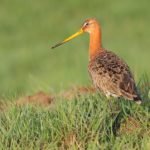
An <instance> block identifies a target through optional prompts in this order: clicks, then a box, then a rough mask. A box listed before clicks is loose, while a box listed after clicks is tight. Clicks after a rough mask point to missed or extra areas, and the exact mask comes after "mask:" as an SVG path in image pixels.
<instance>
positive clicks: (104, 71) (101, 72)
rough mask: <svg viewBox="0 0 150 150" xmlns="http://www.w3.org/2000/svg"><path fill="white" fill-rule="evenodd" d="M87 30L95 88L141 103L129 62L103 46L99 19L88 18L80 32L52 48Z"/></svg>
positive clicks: (109, 95)
mask: <svg viewBox="0 0 150 150" xmlns="http://www.w3.org/2000/svg"><path fill="white" fill-rule="evenodd" d="M85 32H87V33H89V36H90V41H89V64H88V72H89V74H90V76H91V79H92V82H93V84H94V86H95V88H96V89H97V90H98V91H99V92H100V93H103V94H104V95H105V96H106V97H107V98H108V99H110V98H111V97H115V98H121V97H123V98H124V99H127V100H131V101H134V102H136V103H137V104H141V103H142V98H141V95H140V92H139V91H138V89H137V86H136V83H135V80H134V77H133V75H132V73H131V70H130V68H129V66H128V65H127V63H126V62H125V61H124V60H123V59H122V58H120V57H118V56H117V55H116V54H115V53H114V52H112V51H109V50H107V49H105V48H103V46H102V31H101V25H100V23H99V21H98V20H97V19H95V18H89V19H86V20H85V21H84V23H83V24H82V27H81V29H80V30H79V31H78V32H76V33H75V34H73V35H71V36H70V37H68V38H66V39H65V40H63V41H62V42H59V43H57V44H56V45H54V46H52V47H51V48H52V49H54V48H56V47H58V46H60V45H62V44H64V43H66V42H68V41H70V40H72V39H74V38H75V37H77V36H79V35H81V34H83V33H85Z"/></svg>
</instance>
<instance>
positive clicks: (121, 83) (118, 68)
mask: <svg viewBox="0 0 150 150" xmlns="http://www.w3.org/2000/svg"><path fill="white" fill-rule="evenodd" d="M89 72H90V74H91V76H92V79H93V82H94V84H96V86H97V87H100V89H101V90H102V91H104V93H106V92H110V93H112V94H115V95H117V96H118V97H119V96H123V97H125V98H127V99H131V100H132V99H134V98H135V97H137V96H139V95H138V93H137V89H136V86H135V81H134V79H133V76H132V74H131V72H130V69H129V67H128V65H127V64H126V63H125V62H124V61H123V60H122V59H120V58H119V57H118V56H117V55H115V54H114V53H112V52H109V51H105V52H103V53H101V54H99V55H97V56H96V57H95V58H94V59H93V60H92V61H91V63H90V66H89ZM94 78H95V79H94ZM105 91H106V92H105Z"/></svg>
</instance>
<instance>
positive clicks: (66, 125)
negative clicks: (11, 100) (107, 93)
mask: <svg viewBox="0 0 150 150" xmlns="http://www.w3.org/2000/svg"><path fill="white" fill-rule="evenodd" d="M111 106H112V108H113V109H112V110H111V109H110V106H109V103H108V100H107V99H106V98H105V97H103V96H101V95H98V94H94V95H86V96H81V97H78V98H74V99H73V100H70V101H69V100H68V101H67V100H63V99H59V100H57V101H56V102H55V107H54V106H53V107H49V108H42V107H32V106H30V105H27V106H23V107H16V106H12V107H10V109H9V111H4V112H3V113H2V114H1V122H0V133H1V142H0V146H1V149H9V148H11V149H12V150H13V149H18V150H19V149H43V150H46V149H53V150H55V149H70V150H72V149H80V150H82V149H89V150H91V149H93V150H96V149H111V150H120V149H144V150H146V149H147V150H148V149H149V146H150V138H149V136H150V123H149V118H150V109H149V108H150V103H148V102H147V104H146V105H144V104H143V105H142V106H139V105H137V104H135V103H132V102H129V101H125V100H123V99H122V100H119V101H117V100H116V99H114V100H112V101H111Z"/></svg>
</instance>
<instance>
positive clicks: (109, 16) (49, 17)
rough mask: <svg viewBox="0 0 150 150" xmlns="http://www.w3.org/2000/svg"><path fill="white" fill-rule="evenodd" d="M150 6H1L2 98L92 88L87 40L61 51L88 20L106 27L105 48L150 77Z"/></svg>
mask: <svg viewBox="0 0 150 150" xmlns="http://www.w3.org/2000/svg"><path fill="white" fill-rule="evenodd" d="M149 6H150V1H149V0H142V1H140V0H139V1H137V0H125V1H121V0H113V1H112V0H97V1H96V0H92V1H91V0H82V1H81V0H72V1H70V0H63V1H60V0H44V1H41V0H13V1H11V0H0V96H3V95H6V96H7V95H17V96H20V95H22V94H29V93H34V92H36V91H39V90H42V91H43V90H44V91H50V92H52V91H53V92H56V91H59V90H61V89H65V88H68V87H70V86H73V85H90V84H91V81H90V78H89V76H88V71H87V65H88V42H89V37H88V35H87V34H85V35H83V36H80V37H78V38H76V39H75V40H73V41H71V42H69V43H67V44H65V45H63V46H61V47H59V48H57V49H55V50H51V49H50V47H51V46H52V45H53V44H55V43H57V42H59V41H61V40H63V39H64V38H66V37H68V36H69V35H71V34H73V33H74V32H76V31H77V30H78V29H79V28H80V27H81V25H82V23H83V21H84V20H85V19H86V18H89V17H94V18H97V19H98V20H99V21H100V22H101V26H102V31H103V46H104V47H105V48H107V49H109V50H112V51H114V52H115V53H117V54H118V55H119V56H120V57H122V58H123V59H125V60H126V62H128V64H129V66H130V67H131V69H132V71H133V73H134V76H135V78H136V81H138V80H139V79H140V77H141V76H142V74H144V73H146V74H147V75H150V67H149V61H150V9H149Z"/></svg>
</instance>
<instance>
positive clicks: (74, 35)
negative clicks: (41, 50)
mask: <svg viewBox="0 0 150 150" xmlns="http://www.w3.org/2000/svg"><path fill="white" fill-rule="evenodd" d="M83 32H84V31H83V29H82V28H81V29H80V30H79V31H78V32H76V33H75V34H73V35H71V36H69V37H68V38H67V39H65V40H64V41H62V42H60V43H57V44H56V45H54V46H52V47H51V48H52V49H53V48H56V47H58V46H60V45H62V44H64V43H66V42H68V41H70V40H72V39H74V38H75V37H77V36H78V35H80V34H82V33H83Z"/></svg>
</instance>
